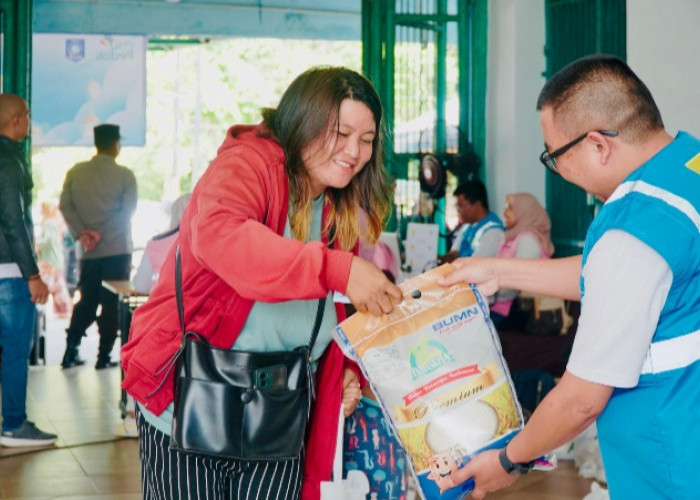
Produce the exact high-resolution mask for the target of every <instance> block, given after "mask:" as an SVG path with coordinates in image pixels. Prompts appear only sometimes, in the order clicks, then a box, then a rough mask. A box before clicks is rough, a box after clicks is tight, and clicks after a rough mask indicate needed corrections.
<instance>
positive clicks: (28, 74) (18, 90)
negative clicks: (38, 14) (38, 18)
mask: <svg viewBox="0 0 700 500" xmlns="http://www.w3.org/2000/svg"><path fill="white" fill-rule="evenodd" d="M0 28H1V29H2V43H1V47H2V51H0V57H1V58H2V65H1V68H0V69H1V70H2V74H1V75H0V81H1V82H2V83H1V85H0V88H2V92H11V93H13V94H17V95H20V96H22V97H24V99H25V100H26V101H27V102H28V103H30V109H31V95H32V92H31V82H32V0H0ZM24 147H25V155H26V157H27V161H28V163H29V169H30V171H31V154H30V151H31V136H30V137H29V138H27V140H26V141H25V142H24Z"/></svg>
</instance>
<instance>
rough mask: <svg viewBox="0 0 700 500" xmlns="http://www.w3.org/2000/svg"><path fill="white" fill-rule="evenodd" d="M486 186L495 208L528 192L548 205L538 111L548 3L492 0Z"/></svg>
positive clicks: (543, 63) (525, 0) (497, 211)
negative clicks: (515, 195)
mask: <svg viewBox="0 0 700 500" xmlns="http://www.w3.org/2000/svg"><path fill="white" fill-rule="evenodd" d="M488 19H489V38H488V68H487V79H488V81H487V89H486V158H485V165H486V185H487V188H488V192H489V202H490V205H491V209H492V210H494V211H495V212H496V213H499V214H500V213H502V211H503V204H504V200H505V196H506V195H507V194H509V193H513V192H521V191H526V192H529V193H532V194H533V195H534V196H536V197H537V198H538V199H539V200H540V202H541V203H542V204H543V205H545V170H544V167H543V166H542V165H541V164H540V162H539V159H538V158H539V155H540V153H541V152H542V149H543V147H544V146H543V140H542V132H541V129H540V123H539V117H538V114H537V111H536V109H535V105H536V102H537V96H538V95H539V92H540V90H541V89H542V85H544V81H545V80H544V77H543V76H542V73H543V72H544V70H545V57H544V43H545V22H544V0H493V1H490V2H489V12H488Z"/></svg>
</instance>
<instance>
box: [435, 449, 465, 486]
mask: <svg viewBox="0 0 700 500" xmlns="http://www.w3.org/2000/svg"><path fill="white" fill-rule="evenodd" d="M455 456H459V454H458V453H456V452H455V451H454V450H452V449H451V448H450V449H448V450H446V451H442V452H440V453H436V454H435V455H433V456H432V457H430V459H429V460H428V464H429V468H430V472H429V473H428V479H432V480H433V481H435V483H436V484H437V486H438V488H440V494H442V493H444V492H445V491H447V490H450V489H452V488H454V487H455V486H459V485H460V484H462V483H463V482H465V481H466V480H467V479H469V477H467V476H465V475H464V472H463V471H464V469H463V468H461V466H462V465H463V464H462V460H461V459H460V458H455Z"/></svg>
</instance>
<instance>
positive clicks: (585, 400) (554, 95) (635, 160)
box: [443, 55, 700, 500]
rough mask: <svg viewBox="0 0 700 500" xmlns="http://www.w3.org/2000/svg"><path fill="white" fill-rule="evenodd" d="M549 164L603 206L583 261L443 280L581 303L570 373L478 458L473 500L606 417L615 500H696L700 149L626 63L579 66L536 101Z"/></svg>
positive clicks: (470, 265)
mask: <svg viewBox="0 0 700 500" xmlns="http://www.w3.org/2000/svg"><path fill="white" fill-rule="evenodd" d="M537 109H538V110H539V113H540V122H541V125H542V132H543V135H544V139H545V151H544V152H543V153H542V155H541V157H540V160H541V161H542V163H544V164H545V166H546V167H547V168H549V169H550V170H552V171H553V172H555V173H557V174H559V175H561V176H562V177H563V178H564V179H566V180H568V181H570V182H572V183H574V184H576V185H578V186H580V187H582V188H583V189H585V190H586V192H588V193H590V194H593V195H595V196H596V197H597V198H599V199H600V200H601V201H604V202H605V204H604V205H603V206H602V208H601V209H600V211H599V212H598V215H597V216H596V218H595V219H594V220H593V222H592V224H591V226H590V228H589V230H588V232H587V235H586V242H585V246H584V250H583V255H582V256H575V257H568V258H562V259H539V260H532V261H529V260H523V259H520V260H516V259H462V260H457V261H455V265H456V266H457V267H458V270H457V271H456V272H454V273H453V274H452V275H451V276H448V277H447V279H445V280H444V282H443V284H445V285H447V284H451V283H454V282H457V281H470V282H476V283H479V284H480V286H482V287H483V289H484V293H486V294H492V293H493V292H494V291H495V290H496V289H498V288H500V287H504V288H516V289H523V290H529V291H532V292H535V293H543V294H548V295H558V296H560V297H565V298H569V299H576V300H579V299H580V300H581V317H580V320H579V325H578V330H577V333H576V340H575V342H574V346H573V350H572V353H571V357H570V359H569V362H568V365H567V370H566V372H565V373H564V375H563V377H562V378H561V381H560V382H559V383H558V384H557V386H556V387H555V388H554V389H553V390H552V391H551V392H550V393H549V394H548V395H547V397H546V398H545V399H544V400H543V401H542V403H541V404H540V405H539V406H538V407H537V410H536V411H535V412H534V414H533V415H532V417H531V418H530V420H529V421H528V423H527V425H526V426H525V428H524V429H523V431H522V432H521V433H520V434H518V435H517V436H516V437H515V438H514V439H513V440H512V441H511V442H510V443H508V446H507V447H506V448H503V449H501V450H490V451H487V452H485V453H482V454H480V455H478V456H477V457H475V458H474V459H473V460H472V461H471V462H469V463H468V464H467V465H466V466H465V467H464V469H463V470H460V474H459V476H460V477H474V479H475V484H476V487H475V489H474V491H473V493H472V496H473V497H474V498H477V499H478V498H483V497H484V495H485V494H486V493H487V492H490V491H495V490H498V489H500V488H503V487H507V486H509V485H510V484H512V483H513V482H514V481H515V479H516V476H517V474H522V473H524V472H527V471H528V470H529V469H530V468H531V466H532V465H531V464H532V460H533V459H535V458H536V457H538V456H540V455H542V454H543V453H545V452H548V451H550V450H553V449H555V448H557V447H559V446H560V445H562V444H564V443H567V442H569V441H570V440H571V439H573V438H574V437H575V436H577V435H578V434H579V433H580V432H581V431H583V430H584V429H586V428H587V427H588V426H589V425H590V424H591V423H593V422H595V421H597V429H598V438H599V442H600V447H601V451H602V455H603V463H604V464H605V472H606V478H607V481H608V487H609V489H610V496H611V498H613V499H618V498H644V499H645V500H650V499H651V500H655V499H674V500H680V499H694V498H697V489H698V488H697V487H698V479H697V476H698V473H697V471H696V467H697V464H698V463H699V462H700V432H698V428H700V410H699V408H700V140H698V139H697V138H695V137H693V136H691V135H690V134H688V133H685V132H679V133H678V134H677V135H676V136H675V137H672V136H671V135H669V134H668V133H667V132H666V131H665V129H664V125H663V122H662V119H661V115H660V113H659V110H658V108H657V106H656V104H655V102H654V99H653V98H652V96H651V93H650V92H649V90H648V89H647V87H646V86H645V85H644V83H643V82H642V81H641V80H640V79H639V78H638V77H637V76H636V75H635V74H634V73H633V72H632V70H631V69H630V68H629V67H628V66H627V65H626V64H625V63H624V62H623V61H621V60H620V59H617V58H615V57H612V56H606V55H595V56H589V57H586V58H583V59H579V60H577V61H575V62H573V63H571V64H570V65H568V66H566V67H565V68H563V69H562V70H561V71H559V72H558V73H557V74H555V75H554V76H553V77H552V78H551V79H550V80H549V81H548V82H547V83H546V84H545V86H544V88H543V89H542V92H541V93H540V97H539V99H538V103H537Z"/></svg>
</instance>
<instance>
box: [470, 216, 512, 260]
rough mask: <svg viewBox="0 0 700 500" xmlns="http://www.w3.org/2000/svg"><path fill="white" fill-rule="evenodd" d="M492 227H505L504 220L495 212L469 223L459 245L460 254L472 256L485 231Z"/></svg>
mask: <svg viewBox="0 0 700 500" xmlns="http://www.w3.org/2000/svg"><path fill="white" fill-rule="evenodd" d="M490 229H501V230H503V229H504V228H503V222H501V219H500V218H499V217H498V215H496V214H495V213H493V212H489V213H488V214H486V217H484V218H483V219H481V220H480V221H479V222H475V223H474V224H469V225H468V226H467V228H466V229H465V230H464V233H462V242H461V244H460V245H459V256H460V257H471V256H472V255H474V251H475V250H476V248H477V247H478V246H479V240H481V237H482V236H483V235H484V233H485V232H486V231H489V230H490Z"/></svg>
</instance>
